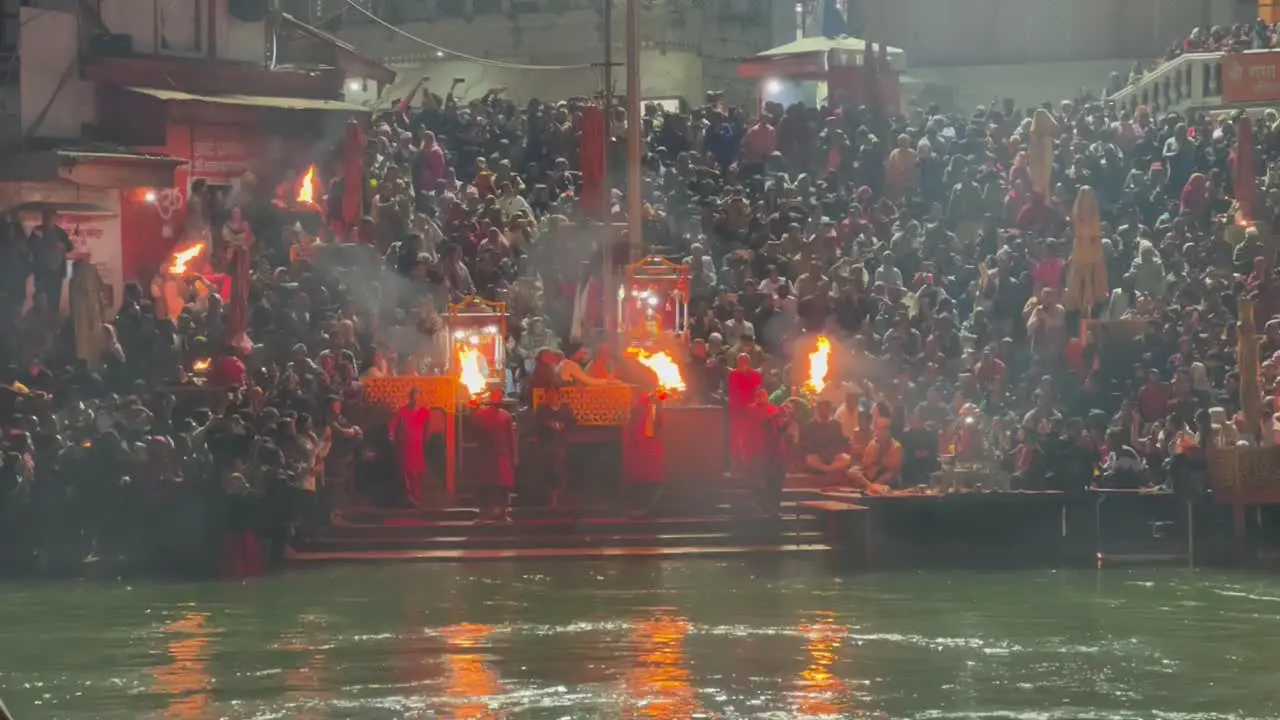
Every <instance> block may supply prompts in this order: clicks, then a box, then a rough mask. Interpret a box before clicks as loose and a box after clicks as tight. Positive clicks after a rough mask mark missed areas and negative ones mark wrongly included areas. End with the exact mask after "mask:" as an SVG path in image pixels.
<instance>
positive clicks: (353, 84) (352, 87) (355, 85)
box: [347, 79, 361, 92]
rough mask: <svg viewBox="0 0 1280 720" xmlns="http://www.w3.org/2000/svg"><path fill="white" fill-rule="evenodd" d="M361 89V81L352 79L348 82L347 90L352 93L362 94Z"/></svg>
mask: <svg viewBox="0 0 1280 720" xmlns="http://www.w3.org/2000/svg"><path fill="white" fill-rule="evenodd" d="M360 87H361V83H360V81H359V80H355V79H352V80H348V81H347V90H349V91H350V92H360Z"/></svg>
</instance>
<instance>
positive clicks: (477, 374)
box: [458, 347, 489, 397]
mask: <svg viewBox="0 0 1280 720" xmlns="http://www.w3.org/2000/svg"><path fill="white" fill-rule="evenodd" d="M458 367H459V368H460V369H461V372H460V373H459V374H458V380H459V381H460V382H461V383H462V384H463V385H464V386H465V387H466V388H467V391H468V392H470V393H471V396H472V397H479V396H480V395H481V394H483V393H484V390H485V387H486V386H487V385H488V384H489V380H488V378H486V377H485V376H484V370H483V367H484V365H483V363H482V362H481V358H480V351H479V350H477V349H475V348H472V347H464V348H460V349H459V350H458Z"/></svg>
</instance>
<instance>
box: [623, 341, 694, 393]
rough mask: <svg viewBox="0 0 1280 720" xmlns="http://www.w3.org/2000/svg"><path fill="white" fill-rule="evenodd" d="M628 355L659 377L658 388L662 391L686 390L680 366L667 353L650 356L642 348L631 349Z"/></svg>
mask: <svg viewBox="0 0 1280 720" xmlns="http://www.w3.org/2000/svg"><path fill="white" fill-rule="evenodd" d="M627 354H628V355H630V356H631V357H634V358H635V359H636V361H637V362H639V363H640V364H641V365H643V366H645V367H647V368H649V369H650V370H652V371H653V374H655V375H657V376H658V387H659V388H660V389H662V390H668V391H678V390H684V389H685V385H684V378H683V377H681V375H680V366H679V365H677V364H676V361H675V360H672V359H671V356H670V355H668V354H666V353H665V352H657V353H653V354H652V355H650V354H649V353H647V352H645V351H644V350H642V349H640V348H631V349H630V350H627Z"/></svg>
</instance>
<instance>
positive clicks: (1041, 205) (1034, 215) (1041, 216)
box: [1018, 190, 1058, 237]
mask: <svg viewBox="0 0 1280 720" xmlns="http://www.w3.org/2000/svg"><path fill="white" fill-rule="evenodd" d="M1057 221H1058V213H1057V212H1056V211H1055V210H1054V209H1053V208H1051V207H1049V203H1048V202H1046V201H1045V198H1044V193H1042V192H1040V191H1038V190H1032V191H1031V201H1030V202H1029V203H1027V206H1026V207H1024V208H1022V211H1021V212H1019V213H1018V229H1019V230H1021V231H1022V232H1024V233H1030V234H1032V235H1035V236H1036V237H1046V236H1047V235H1048V234H1049V233H1051V232H1052V231H1053V225H1054V223H1056V222H1057Z"/></svg>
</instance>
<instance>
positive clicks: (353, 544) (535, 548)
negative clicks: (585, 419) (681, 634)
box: [290, 498, 829, 564]
mask: <svg viewBox="0 0 1280 720" xmlns="http://www.w3.org/2000/svg"><path fill="white" fill-rule="evenodd" d="M801 499H803V498H801ZM698 510H699V511H700V512H699V514H696V515H695V514H692V513H690V512H689V511H688V510H687V509H686V511H685V512H684V513H680V512H679V508H678V507H676V508H672V507H667V508H666V509H665V514H660V515H658V516H656V517H644V518H634V517H620V516H617V515H616V514H613V515H594V516H589V515H582V514H576V513H574V512H571V511H568V510H549V509H543V508H514V509H513V510H512V520H511V522H507V523H491V522H489V523H486V522H479V517H480V516H479V512H478V511H477V510H475V509H470V508H460V509H449V510H381V509H365V510H351V511H347V512H346V513H344V516H343V518H342V522H341V523H338V524H334V525H332V526H329V527H326V528H323V529H322V530H321V531H320V532H319V533H317V535H316V537H315V538H314V539H312V540H310V541H308V542H306V543H302V544H299V546H298V547H297V548H295V552H293V553H292V554H291V557H290V561H291V563H293V564H300V563H311V562H346V561H362V560H375V561H376V560H440V561H450V560H479V559H504V558H519V557H543V558H552V557H566V558H567V557H579V558H591V557H614V556H626V555H632V556H653V555H672V556H682V555H683V556H688V555H698V556H706V555H717V554H725V555H742V554H749V553H779V552H813V551H825V550H828V549H829V547H828V546H827V544H826V542H825V536H824V534H823V533H822V532H821V528H820V527H819V525H818V517H817V516H816V515H814V514H813V513H810V512H806V511H804V510H803V509H802V508H799V507H798V506H797V503H796V501H795V500H793V499H788V500H787V501H786V502H784V504H783V509H782V510H783V511H782V513H781V515H779V516H765V515H761V514H759V513H758V512H748V511H742V510H735V509H733V508H732V507H730V506H721V507H719V508H698ZM704 510H709V511H708V512H701V511H704Z"/></svg>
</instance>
